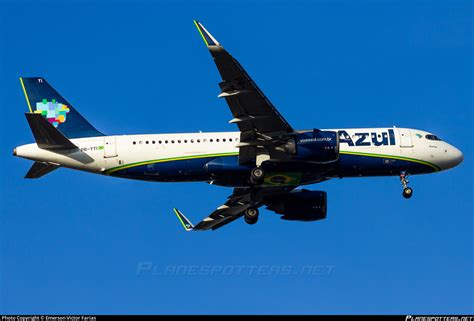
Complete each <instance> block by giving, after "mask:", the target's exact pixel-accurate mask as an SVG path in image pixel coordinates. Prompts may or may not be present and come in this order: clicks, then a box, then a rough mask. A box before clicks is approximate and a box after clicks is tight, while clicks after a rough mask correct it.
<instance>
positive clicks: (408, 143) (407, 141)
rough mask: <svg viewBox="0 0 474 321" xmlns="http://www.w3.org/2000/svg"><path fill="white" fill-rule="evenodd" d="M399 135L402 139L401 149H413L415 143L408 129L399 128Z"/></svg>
mask: <svg viewBox="0 0 474 321" xmlns="http://www.w3.org/2000/svg"><path fill="white" fill-rule="evenodd" d="M398 134H399V137H400V147H405V148H408V147H413V141H412V139H411V132H410V130H409V129H407V128H398Z"/></svg>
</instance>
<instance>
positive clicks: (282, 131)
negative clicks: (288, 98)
mask: <svg viewBox="0 0 474 321" xmlns="http://www.w3.org/2000/svg"><path fill="white" fill-rule="evenodd" d="M194 23H195V24H196V27H197V28H198V30H199V33H200V34H201V36H202V38H203V39H204V42H205V43H206V46H207V48H208V49H209V51H210V53H211V55H212V57H213V58H214V62H215V63H216V66H217V69H218V70H219V73H220V74H221V77H222V82H221V83H220V84H219V86H220V88H221V93H220V94H219V96H218V97H219V98H224V99H225V100H226V101H227V104H228V105H229V107H230V110H231V112H232V115H233V117H234V118H233V119H232V120H231V121H230V123H235V124H237V126H238V127H239V129H240V131H241V139H240V144H239V147H240V155H239V156H240V157H239V159H240V163H241V164H243V163H248V162H249V161H250V160H252V159H253V158H255V150H254V149H255V147H263V148H268V149H272V148H274V147H277V146H278V145H281V144H282V143H285V142H286V140H287V139H288V134H290V133H292V132H293V128H292V127H291V126H290V124H288V122H287V121H286V120H285V119H284V118H283V116H282V115H281V114H280V113H279V112H278V110H277V109H276V108H275V107H274V106H273V104H272V103H271V102H270V100H268V98H267V97H266V96H265V95H264V94H263V92H262V91H261V90H260V89H259V88H258V86H257V84H255V82H254V81H253V80H252V78H250V76H249V75H248V74H247V72H246V71H245V70H244V68H243V67H242V66H241V65H240V63H239V62H238V61H237V60H236V59H235V58H234V57H232V56H231V55H230V54H229V53H228V52H227V51H226V50H225V49H224V47H222V46H221V44H220V43H219V42H218V41H217V40H216V39H215V38H214V37H213V36H212V35H211V34H210V33H209V32H208V31H207V30H206V28H204V26H203V25H202V24H201V23H200V22H198V21H194ZM280 157H281V156H280ZM273 158H274V157H273ZM276 158H279V156H278V155H276Z"/></svg>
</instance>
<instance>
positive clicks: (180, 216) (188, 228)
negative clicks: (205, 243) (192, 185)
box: [173, 208, 194, 232]
mask: <svg viewBox="0 0 474 321" xmlns="http://www.w3.org/2000/svg"><path fill="white" fill-rule="evenodd" d="M173 211H174V213H175V214H176V216H177V217H178V219H179V221H180V222H181V224H182V225H183V227H184V229H185V230H186V232H189V231H192V230H193V229H194V225H193V223H191V221H190V220H188V218H187V217H186V216H184V214H183V213H181V211H180V210H178V209H177V208H173Z"/></svg>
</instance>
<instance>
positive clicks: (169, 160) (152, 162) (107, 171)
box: [104, 152, 239, 175]
mask: <svg viewBox="0 0 474 321" xmlns="http://www.w3.org/2000/svg"><path fill="white" fill-rule="evenodd" d="M238 155H239V153H237V152H232V153H216V154H202V155H191V156H180V157H170V158H162V159H154V160H149V161H143V162H136V163H131V164H127V165H121V166H117V167H113V168H110V169H107V170H106V171H104V173H105V174H107V175H109V174H111V173H114V172H116V171H120V170H122V169H127V168H132V167H137V166H142V165H149V164H156V163H164V162H175V161H182V160H189V159H197V158H209V157H225V156H238Z"/></svg>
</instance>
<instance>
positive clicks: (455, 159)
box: [451, 147, 464, 167]
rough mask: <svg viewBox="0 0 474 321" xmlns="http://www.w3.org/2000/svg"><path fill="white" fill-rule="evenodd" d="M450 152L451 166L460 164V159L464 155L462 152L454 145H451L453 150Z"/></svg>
mask: <svg viewBox="0 0 474 321" xmlns="http://www.w3.org/2000/svg"><path fill="white" fill-rule="evenodd" d="M451 153H452V156H451V159H452V162H453V167H454V166H458V165H459V164H461V163H462V161H463V160H464V155H463V154H462V152H461V151H460V150H459V149H457V148H456V147H453V151H452V152H451Z"/></svg>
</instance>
